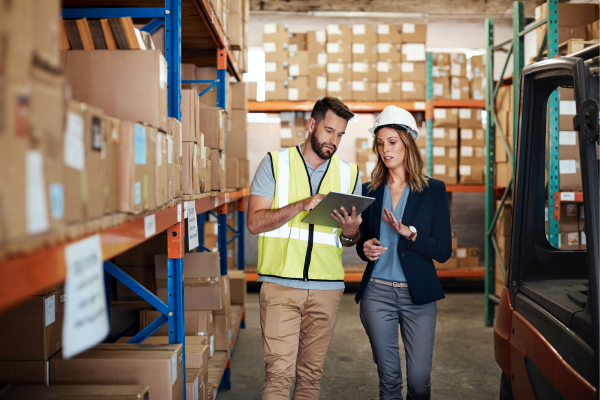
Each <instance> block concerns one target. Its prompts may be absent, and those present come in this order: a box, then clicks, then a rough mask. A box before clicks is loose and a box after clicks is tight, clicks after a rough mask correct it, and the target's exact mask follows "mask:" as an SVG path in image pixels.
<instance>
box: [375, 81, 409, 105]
mask: <svg viewBox="0 0 600 400" xmlns="http://www.w3.org/2000/svg"><path fill="white" fill-rule="evenodd" d="M399 100H403V99H402V90H401V82H400V81H392V82H378V83H377V101H399Z"/></svg>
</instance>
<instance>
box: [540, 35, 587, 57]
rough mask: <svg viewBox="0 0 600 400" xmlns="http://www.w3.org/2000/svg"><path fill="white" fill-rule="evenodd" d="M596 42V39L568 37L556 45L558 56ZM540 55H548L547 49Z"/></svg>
mask: <svg viewBox="0 0 600 400" xmlns="http://www.w3.org/2000/svg"><path fill="white" fill-rule="evenodd" d="M598 42H599V40H598V39H592V40H583V39H569V40H567V41H566V42H562V43H561V44H559V45H558V54H559V55H560V56H566V55H569V54H572V53H575V52H576V51H579V50H583V49H585V48H586V47H590V46H593V45H595V44H598ZM542 55H543V56H544V57H548V50H544V52H543V53H542ZM536 58H537V57H536ZM534 61H535V60H534Z"/></svg>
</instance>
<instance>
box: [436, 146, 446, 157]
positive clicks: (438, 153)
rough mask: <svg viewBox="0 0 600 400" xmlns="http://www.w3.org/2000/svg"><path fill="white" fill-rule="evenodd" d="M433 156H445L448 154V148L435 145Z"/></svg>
mask: <svg viewBox="0 0 600 400" xmlns="http://www.w3.org/2000/svg"><path fill="white" fill-rule="evenodd" d="M433 156H434V157H445V156H446V148H445V147H444V146H433Z"/></svg>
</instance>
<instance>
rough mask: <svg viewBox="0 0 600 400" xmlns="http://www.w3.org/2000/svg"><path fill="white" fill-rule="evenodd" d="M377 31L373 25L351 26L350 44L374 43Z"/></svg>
mask: <svg viewBox="0 0 600 400" xmlns="http://www.w3.org/2000/svg"><path fill="white" fill-rule="evenodd" d="M376 42H377V30H376V26H375V25H365V24H354V25H352V43H376Z"/></svg>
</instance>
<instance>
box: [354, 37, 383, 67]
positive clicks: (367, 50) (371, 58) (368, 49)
mask: <svg viewBox="0 0 600 400" xmlns="http://www.w3.org/2000/svg"><path fill="white" fill-rule="evenodd" d="M351 51H352V62H364V63H369V64H373V63H376V62H377V59H378V55H377V41H372V42H353V43H352V50H351Z"/></svg>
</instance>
